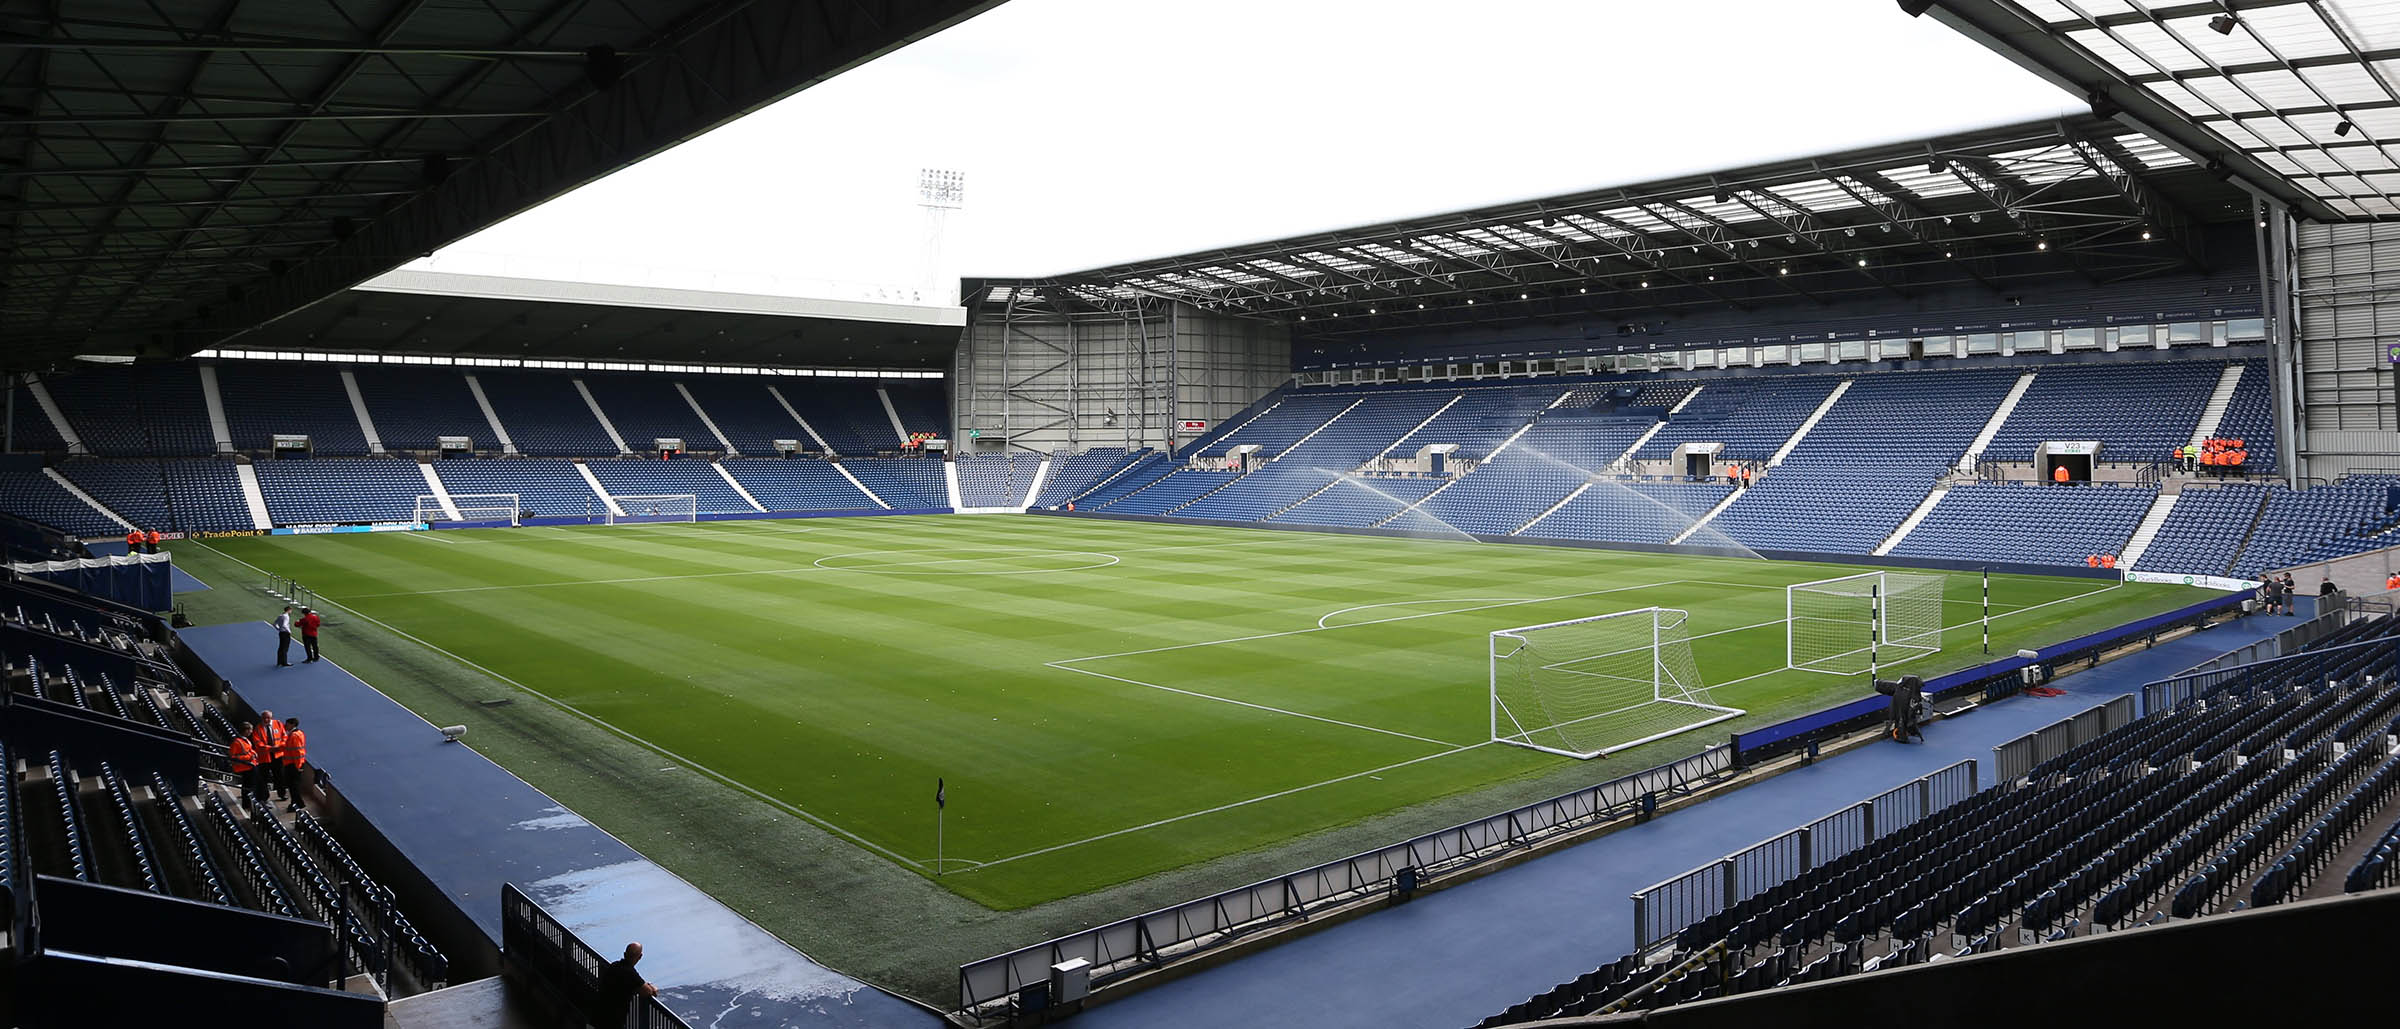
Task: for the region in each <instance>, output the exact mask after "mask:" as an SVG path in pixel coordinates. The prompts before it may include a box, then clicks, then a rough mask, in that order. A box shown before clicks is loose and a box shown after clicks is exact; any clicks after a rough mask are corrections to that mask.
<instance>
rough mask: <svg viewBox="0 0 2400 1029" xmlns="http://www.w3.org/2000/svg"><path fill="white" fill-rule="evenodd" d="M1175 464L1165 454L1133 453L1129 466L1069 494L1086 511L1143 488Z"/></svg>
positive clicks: (1165, 473)
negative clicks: (1085, 489) (1097, 484)
mask: <svg viewBox="0 0 2400 1029" xmlns="http://www.w3.org/2000/svg"><path fill="white" fill-rule="evenodd" d="M1178 467H1180V466H1179V465H1177V464H1176V463H1175V461H1174V459H1172V458H1170V457H1168V456H1167V455H1165V454H1160V453H1154V452H1150V451H1143V452H1142V453H1140V454H1139V455H1138V456H1137V457H1135V459H1134V461H1133V464H1132V467H1130V468H1127V469H1126V470H1125V472H1124V474H1122V475H1119V476H1117V477H1116V478H1114V479H1110V480H1109V481H1108V482H1107V484H1106V485H1103V486H1100V487H1098V488H1096V489H1093V490H1092V491H1091V492H1088V493H1083V494H1079V495H1076V496H1075V497H1074V498H1073V499H1074V501H1075V506H1076V507H1078V508H1081V509H1084V510H1089V511H1097V510H1100V509H1102V508H1106V507H1108V506H1109V505H1111V504H1114V503H1116V502H1117V501H1119V500H1123V499H1125V498H1126V497H1127V496H1129V495H1131V494H1133V493H1134V492H1135V491H1138V490H1142V489H1146V488H1148V487H1149V486H1150V485H1151V484H1152V483H1155V482H1157V481H1158V480H1160V479H1163V478H1166V477H1167V476H1168V475H1169V474H1172V473H1173V472H1174V471H1175V470H1176V469H1177V468H1178Z"/></svg>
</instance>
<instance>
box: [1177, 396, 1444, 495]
mask: <svg viewBox="0 0 2400 1029" xmlns="http://www.w3.org/2000/svg"><path fill="white" fill-rule="evenodd" d="M1453 395H1454V394H1449V393H1442V392H1432V391H1408V392H1389V393H1370V394H1367V395H1365V396H1363V397H1347V398H1345V399H1348V400H1353V401H1355V403H1344V404H1343V406H1342V407H1341V408H1337V409H1336V412H1335V414H1334V415H1333V416H1332V420H1331V421H1329V422H1320V423H1318V424H1317V425H1315V426H1309V427H1307V428H1305V429H1304V430H1302V431H1301V433H1300V436H1299V437H1295V439H1304V441H1302V442H1294V443H1291V444H1288V445H1287V448H1286V449H1284V450H1283V451H1282V452H1281V456H1279V457H1277V458H1276V459H1275V460H1274V461H1272V462H1270V463H1269V464H1267V465H1266V466H1265V467H1263V468H1260V469H1258V470H1256V471H1254V472H1251V473H1250V474H1248V475H1245V476H1242V477H1241V478H1240V479H1239V480H1238V481H1236V482H1234V483H1233V484H1232V485H1230V486H1227V487H1225V488H1224V489H1222V490H1218V491H1216V492H1215V493H1212V494H1210V495H1209V496H1207V497H1206V498H1204V499H1202V500H1200V501H1199V502H1197V503H1195V504H1193V505H1192V506H1191V507H1189V508H1187V509H1185V510H1183V511H1180V512H1177V513H1178V514H1180V515H1182V516H1184V517H1189V518H1222V519H1229V520H1234V521H1253V520H1256V519H1260V518H1265V517H1267V516H1268V515H1271V514H1274V513H1275V512H1277V511H1281V510H1283V509H1284V508H1287V507H1290V506H1292V505H1293V504H1297V503H1299V502H1300V501H1301V500H1303V499H1306V498H1307V497H1308V496H1309V495H1311V494H1313V493H1316V492H1318V491H1319V490H1323V489H1325V488H1326V487H1328V486H1330V485H1332V484H1333V482H1334V480H1336V479H1339V478H1341V476H1342V473H1343V472H1346V471H1349V470H1350V469H1352V468H1356V467H1358V466H1359V465H1360V464H1361V463H1363V462H1365V461H1366V460H1367V459H1368V458H1371V457H1374V456H1376V455H1377V454H1381V453H1383V451H1384V449H1385V448H1387V447H1389V446H1391V445H1392V443H1393V442H1394V441H1396V440H1398V439H1399V438H1400V437H1402V436H1405V435H1407V434H1408V431H1409V430H1410V429H1412V428H1415V427H1416V426H1417V424H1418V423H1420V422H1423V421H1424V420H1425V419H1426V418H1428V417H1431V416H1432V414H1433V413H1434V412H1435V411H1437V410H1440V409H1441V407H1442V406H1443V405H1444V404H1447V403H1449V402H1450V398H1451V397H1452V396H1453ZM1298 402H1299V401H1298V398H1295V399H1294V400H1292V401H1287V402H1286V403H1285V404H1284V405H1283V407H1293V406H1294V405H1295V404H1297V403H1298ZM1277 410H1278V411H1280V410H1282V408H1278V409H1277ZM1270 417H1272V415H1270ZM1264 420H1265V419H1263V418H1262V419H1261V421H1264ZM1285 426H1290V427H1293V428H1297V427H1298V425H1297V423H1296V422H1279V423H1278V424H1277V427H1276V428H1275V430H1274V431H1275V432H1285V431H1288V430H1287V429H1286V428H1285ZM1263 432H1264V430H1261V431H1260V432H1254V431H1253V429H1252V427H1247V426H1246V427H1244V428H1243V429H1241V430H1240V431H1238V432H1236V433H1234V434H1233V435H1232V436H1231V437H1229V438H1230V439H1233V440H1235V441H1236V442H1237V445H1238V443H1239V442H1240V441H1243V440H1251V441H1256V440H1259V439H1267V438H1274V437H1273V436H1270V435H1264V434H1262V433H1263Z"/></svg>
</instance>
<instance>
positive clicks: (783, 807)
mask: <svg viewBox="0 0 2400 1029" xmlns="http://www.w3.org/2000/svg"><path fill="white" fill-rule="evenodd" d="M200 545H201V546H203V547H207V548H208V550H209V551H210V552H211V553H214V554H216V555H217V556H218V557H222V558H224V559H226V560H228V561H231V562H233V563H235V564H238V565H241V566H242V567H244V568H248V569H250V570H251V571H254V572H257V573H258V574H260V575H266V574H268V573H267V570H266V569H264V568H260V567H259V566H257V565H254V564H251V563H250V562H248V561H244V560H242V559H241V558H238V557H235V556H233V555H231V554H228V553H226V552H224V551H222V550H218V549H217V548H215V547H212V546H209V545H208V544H207V543H205V542H201V543H200ZM317 601H318V602H319V603H322V604H324V605H326V606H328V607H338V608H341V609H342V610H344V611H348V612H350V613H351V614H353V615H356V616H358V617H359V618H360V619H361V620H363V621H365V622H367V623H369V624H371V625H374V626H377V627H379V628H381V629H383V631H385V632H388V633H391V634H392V635H394V636H398V637H400V638H401V639H404V640H407V641H409V642H411V643H414V644H416V645H418V646H420V647H423V648H425V649H427V650H430V651H433V652H434V653H436V654H440V655H442V656H443V657H447V658H449V659H450V660H452V661H456V662H458V663H459V664H462V665H465V666H467V667H469V668H472V669H474V670H476V671H478V672H482V673H483V674H485V675H488V676H491V677H492V678H494V679H497V680H499V681H501V682H504V683H507V684H509V685H511V686H514V687H516V688H518V689H520V690H523V691H525V692H526V693H529V694H532V695H533V696H535V697H538V698H541V700H542V701H544V702H545V703H548V704H549V705H550V706H552V707H555V708H557V709H559V710H561V711H564V712H566V713H568V714H570V715H573V716H575V717H577V718H580V719H583V720H584V721H586V722H589V723H591V724H593V725H595V726H598V727H600V728H602V729H605V730H607V731H609V732H611V733H614V734H615V735H617V736H618V737H620V738H622V739H624V740H625V741H626V742H628V743H631V744H633V745H635V746H637V747H641V748H642V749H644V750H648V751H650V752H651V753H654V754H657V755H658V756H660V757H663V758H666V759H667V760H669V761H673V762H675V763H677V764H679V765H682V766H684V767H686V768H689V769H691V770H693V771H695V772H698V773H700V774H702V775H705V776H707V777H709V778H711V779H714V780H716V781H717V782H719V783H721V784H723V785H726V786H730V787H732V788H734V789H736V790H740V791H741V792H743V793H746V794H749V795H750V796H752V797H754V798H757V799H758V800H760V801H762V802H764V803H766V804H767V805H768V806H770V807H773V808H776V809H777V810H780V811H784V812H787V813H789V814H791V815H792V816H793V817H795V818H799V819H801V820H803V821H806V822H809V823H810V824H813V825H815V826H817V827H819V828H822V829H825V830H827V831H829V832H832V833H834V834H836V835H839V836H841V837H842V838H843V839H846V840H849V841H850V842H852V843H856V844H858V845H859V846H861V847H865V848H867V849H868V850H872V851H874V852H875V853H878V854H881V855H883V856H885V857H888V858H890V859H892V860H894V861H897V862H899V863H901V864H904V865H907V866H909V867H911V868H916V869H923V868H925V867H926V865H925V863H924V862H922V861H918V860H915V859H913V858H908V857H903V856H901V855H900V854H898V853H896V852H894V851H892V850H890V849H889V848H886V847H884V846H882V845H881V844H878V843H876V842H874V841H873V840H869V839H867V838H866V837H864V836H860V835H859V834H857V833H854V832H851V831H850V830H848V829H844V828H842V827H841V826H839V825H835V824H834V823H832V822H830V821H828V820H826V819H825V818H823V817H821V816H819V815H815V814H811V813H809V812H808V811H805V810H802V809H801V808H800V807H798V806H797V805H794V804H792V803H790V802H788V801H785V800H782V799H780V798H777V797H773V796H769V795H768V794H766V793H764V792H761V791H759V790H758V789H756V788H754V787H752V786H750V785H749V784H747V783H744V782H741V781H739V780H737V779H734V778H733V777H731V776H728V775H726V774H724V773H723V772H719V771H717V770H716V769H713V768H710V767H708V766H707V765H703V764H700V763H699V762H696V761H693V760H691V759H690V758H687V757H684V756H683V755H681V754H677V753H675V752H673V751H670V750H668V749H666V748H664V747H661V746H659V745H657V744H655V743H652V742H650V741H649V740H646V739H643V738H641V737H639V736H636V735H634V734H632V733H629V732H626V731H625V730H623V729H620V728H617V727H616V726H615V725H612V724H610V723H609V722H608V721H607V720H605V719H603V718H601V717H599V716H597V715H594V714H592V713H590V712H588V711H585V710H583V709H582V708H579V707H576V706H575V705H573V704H569V703H567V702H566V701H563V700H560V699H558V698H557V697H553V696H551V695H549V694H547V693H544V692H542V691H540V690H537V689H534V688H533V687H531V686H527V685H525V684H524V683H521V682H518V681H517V680H515V679H511V678H509V677H508V676H505V675H502V674H500V673H498V672H495V671H493V670H491V669H489V668H486V667H484V666H482V665H480V664H477V663H476V662H474V661H470V660H468V659H467V658H464V657H461V656H459V655H458V654H456V653H453V652H451V651H449V650H447V649H444V648H442V647H440V646H436V645H435V644H432V643H429V642H427V641H425V640H423V639H421V638H419V637H417V636H415V635H413V634H411V633H409V632H407V631H406V630H403V629H400V628H398V627H396V626H393V625H392V624H391V623H389V622H385V621H383V620H381V619H379V618H376V617H375V616H373V615H370V614H367V613H366V612H364V611H361V610H359V609H357V608H355V607H351V606H349V605H347V604H344V603H342V602H341V601H339V600H335V599H333V598H332V597H328V596H326V595H324V594H322V593H320V594H317ZM362 681H363V680H362ZM403 706H405V705H403ZM494 763H495V764H497V763H498V762H494ZM511 774H514V773H511Z"/></svg>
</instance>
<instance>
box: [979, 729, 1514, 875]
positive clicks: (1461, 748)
mask: <svg viewBox="0 0 2400 1029" xmlns="http://www.w3.org/2000/svg"><path fill="white" fill-rule="evenodd" d="M1491 745H1492V741H1490V740H1485V741H1483V742H1481V743H1468V744H1462V745H1457V746H1451V747H1450V749H1449V750H1443V751H1436V752H1434V753H1431V754H1427V755H1425V756H1423V757H1413V758H1410V759H1408V760H1406V761H1396V762H1393V763H1391V764H1388V765H1385V766H1383V767H1381V768H1370V769H1367V770H1366V771H1364V772H1352V773H1350V774H1349V775H1344V776H1337V777H1335V778H1332V779H1327V780H1325V781H1323V782H1312V783H1309V784H1308V785H1306V786H1294V787H1292V788H1291V789H1288V790H1278V791H1276V792H1274V793H1265V794H1260V795H1259V796H1256V797H1251V798H1250V799H1248V800H1237V801H1234V802H1233V803H1230V804H1219V805H1217V806H1215V807H1212V808H1205V809H1202V810H1199V811H1187V812H1185V813H1183V814H1180V815H1175V816H1173V817H1170V818H1161V819H1159V820H1157V821H1155V822H1144V823H1142V824H1141V825H1133V826H1127V827H1125V828H1123V829H1115V830H1111V831H1109V832H1104V833H1101V834H1099V835H1097V836H1086V837H1084V838H1083V839H1080V840H1074V841H1071V842H1067V843H1060V844H1055V845H1052V846H1048V847H1043V848H1041V849H1039V850H1029V851H1026V852H1024V853H1022V854H1011V855H1009V856H1007V857H1004V858H994V859H992V860H990V861H986V862H983V863H982V864H981V865H978V866H976V868H977V869H981V868H990V867H992V866H994V865H1005V864H1007V863H1009V862H1011V861H1019V860H1023V859H1025V858H1030V857H1040V856H1042V855H1044V854H1055V853H1058V852H1059V851H1062V850H1070V849H1073V848H1075V847H1080V846H1083V845H1085V844H1087V843H1098V842H1100V841H1102V840H1107V839H1114V838H1116V837H1119V836H1124V835H1127V834H1130V833H1137V832H1142V831H1144V830H1147V829H1156V828H1159V827H1160V826H1166V825H1173V824H1175V823H1177V822H1181V821H1186V820H1188V819H1193V818H1199V817H1202V816H1204V815H1214V814H1219V813H1221V812H1226V811H1231V810H1233V809H1235V808H1238V807H1248V806H1250V805H1252V804H1259V803H1264V802H1266V801H1270V800H1275V799H1278V798H1281V797H1289V796H1291V795H1293V794H1295V793H1306V792H1308V791H1310V790H1314V789H1318V788H1320V787H1325V786H1333V785H1337V784H1339V783H1345V782H1349V781H1350V780H1352V779H1363V778H1366V777H1368V776H1372V775H1376V774H1379V773H1383V772H1389V771H1391V770H1393V769H1395V768H1406V767H1408V766H1410V765H1414V764H1422V763H1424V762H1427V761H1432V760H1436V759H1438V758H1445V757H1449V756H1451V755H1453V754H1464V753H1466V752H1467V751H1470V750H1474V749H1476V748H1478V747H1488V746H1491ZM1444 746H1450V745H1449V744H1444ZM952 860H956V859H955V858H954V859H952ZM975 870H976V869H969V871H975Z"/></svg>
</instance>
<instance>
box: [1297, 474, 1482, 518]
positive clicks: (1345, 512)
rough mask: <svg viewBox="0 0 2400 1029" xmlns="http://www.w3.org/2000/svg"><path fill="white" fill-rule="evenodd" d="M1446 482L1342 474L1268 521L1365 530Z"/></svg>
mask: <svg viewBox="0 0 2400 1029" xmlns="http://www.w3.org/2000/svg"><path fill="white" fill-rule="evenodd" d="M1448 484H1449V480H1447V479H1436V478H1425V477H1402V476H1392V475H1377V476H1358V475H1345V476H1342V477H1341V478H1340V479H1337V480H1335V481H1334V483H1333V485H1331V486H1329V487H1327V488H1326V489H1325V490H1324V491H1323V492H1320V493H1318V494H1316V495H1314V496H1311V497H1309V498H1308V499H1307V500H1303V501H1301V502H1299V503H1297V504H1294V505H1292V506H1290V507H1288V508H1285V509H1283V510H1281V511H1278V512H1276V513H1275V514H1274V515H1273V516H1271V517H1270V518H1269V519H1268V520H1269V521H1272V522H1276V523H1279V524H1286V525H1326V526H1347V527H1350V528H1366V527H1368V526H1372V525H1375V524H1378V523H1380V522H1383V521H1384V520H1386V519H1389V518H1390V517H1392V516H1393V515H1396V514H1399V513H1400V511H1401V509H1403V508H1405V507H1407V506H1409V505H1410V504H1414V503H1416V502H1418V501H1420V500H1423V499H1425V497H1426V495H1427V494H1430V493H1432V492H1433V491H1435V490H1437V489H1440V488H1442V487H1443V486H1446V485H1448Z"/></svg>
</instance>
